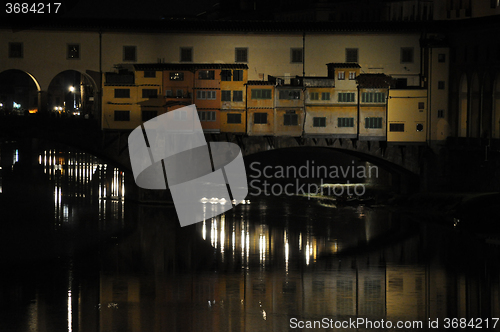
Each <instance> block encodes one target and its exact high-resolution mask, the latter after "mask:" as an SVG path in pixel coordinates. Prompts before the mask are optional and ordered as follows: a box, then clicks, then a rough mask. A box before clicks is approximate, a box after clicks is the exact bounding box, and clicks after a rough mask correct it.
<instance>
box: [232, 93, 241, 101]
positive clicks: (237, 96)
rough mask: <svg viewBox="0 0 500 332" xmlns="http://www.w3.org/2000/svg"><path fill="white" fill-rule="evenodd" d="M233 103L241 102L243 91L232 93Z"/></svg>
mask: <svg viewBox="0 0 500 332" xmlns="http://www.w3.org/2000/svg"><path fill="white" fill-rule="evenodd" d="M233 101H243V91H233Z"/></svg>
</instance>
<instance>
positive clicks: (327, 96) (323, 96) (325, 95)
mask: <svg viewBox="0 0 500 332" xmlns="http://www.w3.org/2000/svg"><path fill="white" fill-rule="evenodd" d="M321 100H330V92H322V93H321Z"/></svg>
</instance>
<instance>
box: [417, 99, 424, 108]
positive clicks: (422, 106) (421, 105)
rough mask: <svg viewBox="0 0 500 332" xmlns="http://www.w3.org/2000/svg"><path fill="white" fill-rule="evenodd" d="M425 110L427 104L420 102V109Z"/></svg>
mask: <svg viewBox="0 0 500 332" xmlns="http://www.w3.org/2000/svg"><path fill="white" fill-rule="evenodd" d="M424 108H425V103H424V102H423V101H420V102H418V109H419V110H423V109H424Z"/></svg>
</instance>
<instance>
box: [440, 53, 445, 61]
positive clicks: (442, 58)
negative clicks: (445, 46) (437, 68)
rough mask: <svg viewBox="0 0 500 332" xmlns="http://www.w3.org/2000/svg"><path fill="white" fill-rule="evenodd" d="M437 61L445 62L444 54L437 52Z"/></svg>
mask: <svg viewBox="0 0 500 332" xmlns="http://www.w3.org/2000/svg"><path fill="white" fill-rule="evenodd" d="M438 62H446V54H443V53H439V54H438Z"/></svg>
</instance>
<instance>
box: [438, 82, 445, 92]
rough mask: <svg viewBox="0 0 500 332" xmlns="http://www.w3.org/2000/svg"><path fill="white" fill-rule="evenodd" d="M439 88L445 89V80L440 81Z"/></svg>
mask: <svg viewBox="0 0 500 332" xmlns="http://www.w3.org/2000/svg"><path fill="white" fill-rule="evenodd" d="M438 89H439V90H444V89H445V83H444V81H438Z"/></svg>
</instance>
